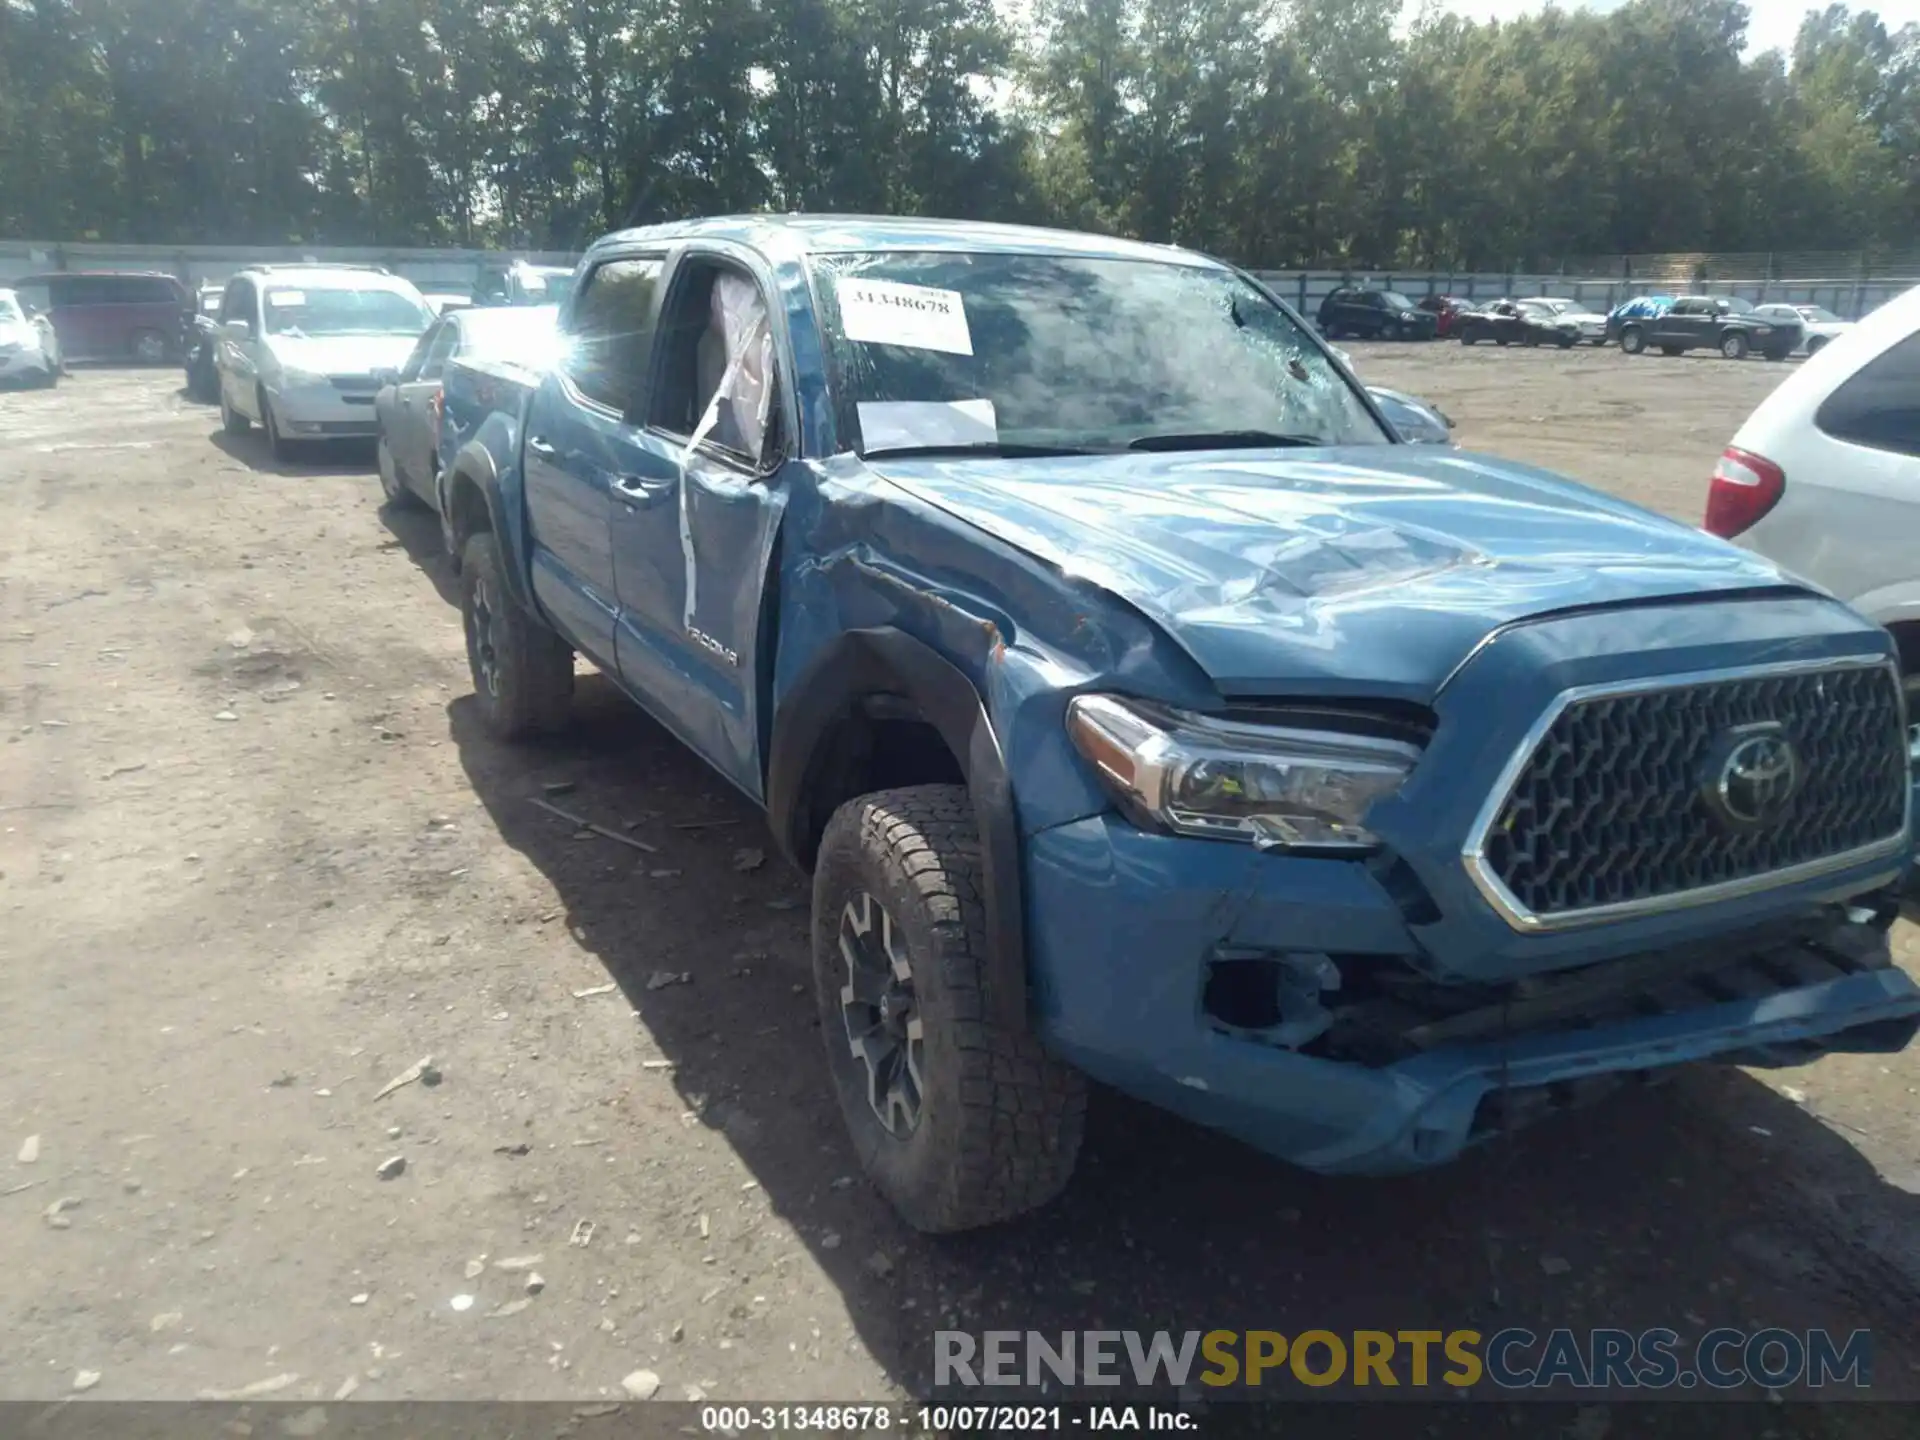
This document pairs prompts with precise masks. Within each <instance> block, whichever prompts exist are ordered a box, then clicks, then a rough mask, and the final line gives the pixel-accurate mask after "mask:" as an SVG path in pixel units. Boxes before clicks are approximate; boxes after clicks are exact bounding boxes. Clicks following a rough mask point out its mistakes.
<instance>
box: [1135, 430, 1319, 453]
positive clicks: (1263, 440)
mask: <svg viewBox="0 0 1920 1440" xmlns="http://www.w3.org/2000/svg"><path fill="white" fill-rule="evenodd" d="M1326 443H1327V442H1326V441H1324V440H1322V439H1321V438H1320V437H1319V436H1317V435H1282V434H1280V433H1279V432H1278V431H1274V430H1188V431H1180V432H1175V433H1173V434H1169V435H1142V436H1141V437H1140V438H1139V439H1138V440H1129V441H1128V442H1127V448H1128V449H1129V450H1266V449H1279V448H1281V447H1283V446H1297V445H1324V444H1326Z"/></svg>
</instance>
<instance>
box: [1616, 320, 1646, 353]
mask: <svg viewBox="0 0 1920 1440" xmlns="http://www.w3.org/2000/svg"><path fill="white" fill-rule="evenodd" d="M1646 348H1647V332H1646V331H1644V330H1642V329H1641V328H1640V327H1639V326H1638V325H1629V326H1627V328H1626V329H1624V330H1622V331H1621V332H1620V349H1621V351H1622V352H1623V353H1624V354H1628V355H1638V354H1639V353H1640V352H1641V351H1643V350H1645V349H1646Z"/></svg>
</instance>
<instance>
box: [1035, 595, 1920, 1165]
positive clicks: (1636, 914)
mask: <svg viewBox="0 0 1920 1440" xmlns="http://www.w3.org/2000/svg"><path fill="white" fill-rule="evenodd" d="M1887 643H1888V642H1887V641H1886V638H1885V634H1884V632H1883V631H1879V630H1877V629H1875V628H1873V627H1871V626H1869V625H1867V624H1866V623H1865V622H1863V621H1862V620H1861V619H1860V618H1859V617H1858V616H1856V615H1854V614H1853V613H1852V612H1850V611H1848V610H1846V609H1845V608H1844V607H1842V606H1840V605H1838V604H1837V603H1834V602H1831V601H1828V600H1825V599H1822V598H1819V597H1816V596H1813V595H1806V596H1785V595H1777V594H1767V595H1764V596H1754V597H1751V598H1744V599H1743V598H1739V597H1737V596H1730V597H1726V598H1724V599H1714V600H1707V599H1702V600H1700V601H1698V602H1695V603H1691V604H1686V605H1674V606H1667V607H1658V608H1656V607H1637V608H1629V609H1617V610H1615V609H1596V610H1593V611H1587V612H1578V613H1568V614H1563V615H1559V616H1554V617H1551V618H1542V619H1540V620H1537V621H1533V622H1530V623H1527V624H1524V625H1517V626H1513V627H1509V628H1507V629H1504V630H1502V631H1500V632H1498V633H1496V635H1495V636H1493V637H1492V638H1491V639H1489V640H1488V641H1487V642H1486V643H1484V644H1483V645H1482V646H1481V647H1479V649H1478V650H1477V651H1476V652H1475V653H1474V654H1473V655H1472V656H1471V657H1470V658H1469V659H1468V660H1467V661H1465V662H1463V663H1462V664H1461V666H1460V667H1459V669H1458V670H1457V671H1456V672H1455V674H1454V675H1453V676H1452V677H1450V678H1449V679H1448V681H1447V682H1446V683H1445V684H1444V685H1443V686H1442V687H1441V690H1440V692H1439V694H1438V695H1436V696H1435V697H1434V699H1433V701H1432V713H1433V715H1434V717H1435V727H1434V731H1433V735H1432V738H1431V739H1430V740H1429V741H1428V743H1427V747H1426V751H1425V754H1424V756H1423V758H1422V760H1421V762H1420V764H1419V765H1417V766H1416V767H1415V769H1414V771H1413V774H1412V776H1411V777H1410V778H1409V780H1408V781H1407V783H1406V784H1405V785H1404V786H1403V787H1402V788H1401V790H1400V791H1399V793H1398V794H1397V795H1395V796H1393V797H1391V798H1388V799H1383V800H1381V801H1379V802H1377V803H1376V804H1375V805H1374V806H1373V807H1372V809H1371V810H1370V811H1369V812H1368V816H1367V823H1368V826H1369V828H1370V829H1372V830H1373V831H1374V832H1375V833H1376V834H1377V835H1379V836H1380V837H1381V839H1382V842H1383V849H1382V851H1381V853H1379V854H1377V855H1375V856H1372V857H1369V858H1366V859H1315V858H1308V857H1305V856H1299V855H1288V854H1284V853H1278V852H1274V853H1264V852H1261V851H1259V850H1256V849H1255V848H1253V847H1251V846H1244V845H1237V844H1231V843H1224V842H1220V841H1212V840H1204V839H1188V838H1182V837H1178V836H1173V835H1165V834H1157V833H1150V832H1148V831H1145V830H1142V829H1139V828H1136V827H1135V826H1133V825H1132V824H1130V823H1129V822H1127V821H1126V820H1124V819H1122V818H1121V817H1120V816H1118V815H1117V814H1115V813H1113V812H1112V811H1107V812H1104V813H1102V814H1098V815H1086V814H1085V812H1081V814H1080V815H1078V816H1071V817H1063V818H1062V820H1061V821H1060V822H1059V823H1052V824H1047V825H1044V826H1042V827H1041V828H1037V829H1035V830H1034V831H1032V832H1031V833H1029V835H1028V836H1027V839H1026V851H1025V854H1026V864H1025V867H1024V871H1025V880H1026V902H1027V903H1026V914H1027V921H1028V926H1027V943H1026V952H1027V957H1028V969H1029V977H1030V984H1031V991H1032V999H1033V1004H1032V1013H1033V1014H1034V1016H1035V1023H1036V1028H1037V1029H1038V1031H1039V1033H1040V1035H1041V1037H1042V1038H1043V1040H1044V1041H1045V1042H1046V1043H1047V1044H1048V1045H1049V1046H1050V1047H1051V1048H1052V1049H1054V1050H1055V1051H1056V1052H1057V1053H1059V1054H1060V1055H1061V1056H1062V1057H1063V1058H1064V1059H1067V1060H1068V1061H1070V1062H1071V1063H1074V1064H1076V1065H1078V1066H1079V1067H1080V1068H1082V1069H1084V1070H1086V1071H1087V1072H1088V1073H1089V1074H1091V1075H1093V1076H1094V1077H1096V1078H1097V1079H1100V1080H1102V1081H1105V1082H1106V1083H1108V1084H1111V1085H1114V1086H1116V1087H1117V1088H1120V1089H1122V1090H1126V1091H1128V1092H1130V1093H1133V1094H1135V1095H1138V1096H1140V1097H1142V1098H1144V1099H1147V1100H1149V1101H1152V1102H1155V1103H1158V1104H1160V1105H1163V1106H1164V1107H1166V1108H1168V1109H1170V1110H1173V1111H1176V1112H1177V1113H1180V1114H1182V1115H1185V1116H1187V1117H1188V1118H1190V1119H1192V1120H1194V1121H1197V1122H1199V1123H1201V1124H1205V1125H1209V1126H1213V1127H1216V1128H1219V1129H1221V1130H1225V1131H1227V1132H1229V1133H1231V1134H1234V1135H1237V1136H1239V1137H1240V1138H1242V1139H1244V1140H1247V1141H1249V1142H1250V1143H1252V1144H1254V1145H1257V1146H1259V1147H1260V1148H1262V1149H1264V1150H1267V1151H1270V1152H1271V1153H1273V1154H1276V1155H1279V1156H1281V1157H1283V1158H1285V1159H1288V1160H1291V1161H1294V1162H1295V1163H1298V1164H1300V1165H1303V1166H1307V1167H1309V1168H1313V1169H1316V1170H1324V1171H1392V1170H1399V1169H1405V1168H1409V1167H1415V1166H1422V1165H1431V1164H1436V1163H1439V1162H1442V1161H1445V1160H1447V1159H1449V1158H1451V1157H1452V1156H1454V1155H1456V1154H1458V1152H1459V1151H1460V1150H1461V1148H1462V1147H1463V1146H1465V1145H1467V1144H1469V1143H1470V1142H1471V1141H1473V1140H1474V1139H1476V1138H1478V1137H1480V1136H1481V1135H1483V1134H1485V1133H1487V1132H1488V1127H1489V1123H1490V1120H1489V1117H1490V1115H1492V1114H1493V1113H1494V1112H1496V1111H1497V1112H1499V1113H1500V1115H1501V1117H1502V1123H1503V1124H1504V1123H1505V1117H1507V1116H1510V1115H1511V1114H1513V1113H1515V1112H1518V1111H1522V1110H1525V1109H1526V1108H1528V1107H1529V1106H1537V1105H1538V1104H1540V1103H1542V1102H1543V1101H1544V1102H1549V1103H1551V1104H1557V1103H1558V1102H1559V1101H1560V1100H1562V1099H1565V1098H1567V1097H1568V1096H1569V1095H1570V1094H1572V1093H1573V1092H1581V1093H1582V1094H1584V1092H1586V1091H1587V1090H1589V1089H1591V1088H1594V1087H1595V1086H1596V1085H1597V1084H1598V1082H1600V1081H1602V1080H1603V1079H1604V1078H1606V1077H1624V1076H1646V1075H1652V1074H1656V1073H1658V1072H1661V1071H1664V1070H1667V1069H1669V1068H1670V1067H1672V1066H1674V1065H1676V1064H1680V1063H1682V1062H1687V1061H1694V1060H1702V1059H1720V1060H1726V1061H1735V1062H1738V1063H1743V1064H1746V1063H1757V1064H1785V1063H1801V1062H1803V1061H1804V1060H1806V1059H1808V1058H1811V1057H1812V1056H1814V1055H1817V1054H1820V1053H1822V1052H1823V1051H1827V1050H1867V1051H1874V1050H1892V1049H1898V1048H1900V1047H1901V1046H1902V1045H1904V1044H1906V1043H1907V1041H1908V1040H1909V1039H1911V1037H1912V1036H1913V1034H1914V1031H1915V1028H1916V1025H1920V986H1916V985H1915V984H1914V982H1913V980H1912V979H1910V978H1909V977H1908V976H1907V975H1905V974H1903V973H1902V972H1901V971H1899V970H1897V969H1895V968H1893V967H1892V964H1891V961H1890V958H1889V956H1888V952H1887V944H1886V935H1885V927H1886V925H1888V924H1890V923H1891V916H1892V912H1893V902H1892V899H1891V896H1892V894H1893V891H1894V887H1895V886H1896V885H1897V883H1898V882H1899V881H1900V880H1901V879H1902V876H1903V873H1904V871H1905V869H1906V866H1907V857H1906V855H1905V854H1904V853H1902V852H1899V851H1898V850H1890V849H1889V848H1888V847H1887V846H1885V845H1882V844H1878V843H1876V844H1874V845H1871V846H1865V847H1863V848H1862V849H1860V850H1857V851H1847V852H1846V857H1847V858H1845V859H1844V860H1843V861H1841V862H1839V868H1834V869H1830V870H1829V869H1820V868H1817V867H1816V868H1815V869H1813V870H1805V869H1795V868H1793V867H1791V866H1789V867H1786V868H1785V870H1784V872H1783V873H1780V874H1777V875H1774V876H1772V877H1770V878H1769V879H1768V880H1767V881H1766V882H1765V883H1764V884H1762V885H1760V886H1757V887H1755V888H1753V889H1752V890H1750V891H1748V890H1744V889H1743V890H1742V891H1741V892H1740V893H1738V894H1726V895H1723V896H1719V897H1712V896H1706V895H1703V894H1696V895H1695V898H1691V899H1690V898H1686V893H1687V892H1674V893H1673V894H1672V895H1671V896H1669V897H1667V898H1660V897H1659V896H1655V897H1653V898H1651V899H1649V900H1647V901H1646V902H1645V903H1644V904H1635V903H1630V904H1628V905H1627V906H1626V907H1625V908H1623V909H1622V910H1621V911H1619V912H1618V913H1615V914H1611V915H1607V916H1605V917H1601V918H1594V919H1589V920H1586V921H1582V922H1578V923H1570V924H1567V925H1564V926H1561V927H1559V928H1529V927H1527V926H1526V925H1524V924H1519V925H1516V924H1515V923H1513V921H1512V920H1510V919H1506V918H1503V917H1502V915H1501V914H1500V913H1499V912H1498V911H1496V909H1495V908H1494V906H1493V904H1492V903H1490V902H1489V899H1488V897H1487V895H1486V894H1485V893H1484V892H1483V891H1482V890H1480V889H1479V888H1478V887H1477V886H1476V885H1475V884H1474V883H1473V881H1472V878H1471V875H1470V871H1469V867H1468V864H1467V860H1468V855H1469V851H1470V849H1471V847H1470V846H1469V845H1468V837H1469V836H1471V835H1473V834H1474V833H1475V830H1476V826H1477V824H1478V819H1477V817H1478V816H1479V815H1480V814H1481V813H1482V812H1483V810H1484V809H1485V807H1486V805H1487V802H1488V799H1489V796H1490V795H1492V794H1494V793H1495V792H1496V790H1500V789H1503V788H1504V786H1505V785H1506V784H1507V783H1508V781H1507V780H1506V778H1504V775H1503V772H1504V771H1505V770H1506V767H1508V766H1509V765H1510V764H1511V761H1512V757H1514V756H1515V755H1516V754H1531V753H1532V746H1533V744H1534V738H1535V729H1536V726H1537V724H1538V722H1539V721H1540V719H1541V717H1543V716H1546V715H1548V714H1549V712H1550V709H1551V708H1552V707H1554V706H1555V705H1556V704H1557V703H1559V701H1560V698H1561V697H1564V696H1566V695H1569V694H1586V693H1590V692H1591V691H1592V689H1593V687H1595V686H1598V687H1602V689H1604V688H1607V687H1610V686H1612V685H1614V684H1616V683H1629V682H1632V683H1637V682H1640V681H1644V680H1659V679H1662V678H1667V679H1672V680H1674V681H1675V682H1676V683H1681V682H1685V681H1687V680H1688V679H1690V678H1693V677H1697V676H1699V675H1700V674H1702V673H1707V672H1720V673H1739V672H1743V671H1745V670H1747V669H1749V668H1754V669H1757V670H1761V671H1764V670H1766V669H1769V668H1771V667H1774V666H1778V665H1782V664H1786V665H1790V666H1791V667H1793V668H1799V667H1801V666H1802V665H1803V664H1804V665H1807V666H1812V667H1816V668H1817V667H1820V666H1823V665H1826V664H1828V663H1831V664H1832V665H1834V666H1835V667H1836V668H1849V667H1850V668H1859V667H1860V666H1861V665H1862V664H1863V662H1870V661H1871V660H1874V659H1878V658H1879V657H1884V656H1885V654H1886V649H1887ZM1622 723H1625V722H1622ZM1016 783H1017V784H1018V783H1019V779H1018V777H1016ZM1035 783H1036V784H1037V783H1038V782H1037V781H1036V782H1035ZM1794 877H1797V878H1794ZM1623 898H1624V897H1623ZM1861 911H1865V912H1866V913H1867V914H1868V915H1869V916H1870V919H1869V920H1864V921H1863V920H1861V919H1858V918H1855V919H1849V918H1848V917H1849V916H1850V915H1857V914H1858V913H1859V912H1861Z"/></svg>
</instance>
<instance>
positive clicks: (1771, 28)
mask: <svg viewBox="0 0 1920 1440" xmlns="http://www.w3.org/2000/svg"><path fill="white" fill-rule="evenodd" d="M1623 3H1624V0H1561V4H1562V8H1564V9H1571V10H1598V11H1607V10H1614V9H1618V8H1619V7H1620V5H1621V4H1623ZM1411 8H1412V7H1411V6H1410V7H1409V9H1411ZM1446 8H1447V9H1449V10H1452V11H1453V12H1454V13H1455V14H1459V15H1467V16H1470V17H1472V18H1473V19H1475V20H1511V19H1513V18H1515V17H1516V16H1519V15H1527V14H1531V13H1532V12H1534V11H1536V10H1542V9H1545V8H1546V7H1545V4H1544V3H1543V0H1446ZM1814 8H1817V7H1816V6H1815V5H1814V4H1813V3H1812V0H1747V11H1748V15H1749V18H1748V21H1747V53H1748V54H1749V55H1757V54H1759V53H1760V52H1761V51H1762V50H1791V49H1792V48H1793V37H1794V34H1795V32H1796V31H1798V30H1799V28H1800V21H1801V18H1802V17H1803V16H1804V15H1805V14H1806V13H1807V11H1808V10H1810V9H1814ZM1849 8H1850V9H1853V10H1872V11H1873V12H1874V13H1876V14H1877V15H1879V17H1880V19H1881V22H1882V23H1883V24H1884V25H1885V26H1886V27H1887V29H1889V30H1898V29H1899V28H1900V27H1901V26H1902V25H1905V24H1907V23H1908V22H1910V21H1920V0H1885V3H1882V4H1877V5H1876V4H1862V3H1857V0H1856V3H1853V4H1851V5H1850V6H1849Z"/></svg>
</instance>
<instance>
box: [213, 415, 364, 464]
mask: <svg viewBox="0 0 1920 1440" xmlns="http://www.w3.org/2000/svg"><path fill="white" fill-rule="evenodd" d="M211 438H212V440H213V443H214V445H215V447H216V448H217V449H219V450H220V451H221V452H223V453H224V454H226V455H228V456H230V457H231V458H233V459H235V460H238V461H239V462H240V463H241V464H242V465H244V466H246V467H247V468H248V469H249V470H252V471H255V472H257V473H258V474H261V475H283V476H301V475H364V474H366V473H367V471H369V470H370V469H372V468H373V463H374V455H373V441H372V440H371V439H366V440H361V439H352V440H296V441H295V442H294V443H293V449H292V453H291V455H290V456H289V457H288V458H287V459H285V460H276V459H275V458H274V455H273V451H272V450H271V449H270V448H269V447H268V445H267V436H266V432H265V431H264V430H262V429H261V428H260V427H259V426H258V425H256V426H254V427H253V428H252V429H251V430H249V431H247V433H246V434H244V435H229V434H228V433H227V432H226V431H225V430H224V429H216V430H214V432H213V435H212V437H211Z"/></svg>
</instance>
